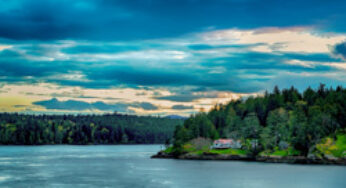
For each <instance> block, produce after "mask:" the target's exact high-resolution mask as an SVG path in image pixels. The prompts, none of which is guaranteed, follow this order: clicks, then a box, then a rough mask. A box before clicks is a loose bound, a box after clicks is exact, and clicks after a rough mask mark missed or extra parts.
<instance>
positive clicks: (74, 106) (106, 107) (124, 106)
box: [33, 98, 158, 112]
mask: <svg viewBox="0 0 346 188" xmlns="http://www.w3.org/2000/svg"><path fill="white" fill-rule="evenodd" d="M33 104H35V105H40V106H43V107H45V108H46V109H49V110H76V111H83V110H100V111H117V112H133V110H131V109H129V107H134V108H141V109H144V110H157V109H158V107H157V106H155V105H153V104H151V103H148V102H142V103H138V102H136V103H114V104H108V103H104V102H101V101H97V102H93V103H88V102H84V101H78V100H67V101H59V100H58V99H56V98H52V99H50V100H43V101H37V102H34V103H33Z"/></svg>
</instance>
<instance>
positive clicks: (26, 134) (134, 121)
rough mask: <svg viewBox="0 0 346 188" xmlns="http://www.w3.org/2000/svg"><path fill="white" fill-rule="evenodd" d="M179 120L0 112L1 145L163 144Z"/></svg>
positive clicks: (124, 116) (125, 116) (130, 116)
mask: <svg viewBox="0 0 346 188" xmlns="http://www.w3.org/2000/svg"><path fill="white" fill-rule="evenodd" d="M182 122H183V121H182V120H178V119H168V118H159V117H150V116H146V117H145V116H132V115H120V114H107V115H24V114H13V113H1V114H0V144H25V145H37V144H127V143H137V144H142V143H145V144H149V143H150V144H152V143H165V142H166V140H167V139H170V138H171V137H172V135H173V131H174V129H175V126H176V125H178V124H182Z"/></svg>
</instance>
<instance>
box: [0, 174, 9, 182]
mask: <svg viewBox="0 0 346 188" xmlns="http://www.w3.org/2000/svg"><path fill="white" fill-rule="evenodd" d="M9 179H11V176H6V175H5V176H1V175H0V182H5V181H7V180H9Z"/></svg>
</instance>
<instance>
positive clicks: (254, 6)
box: [0, 0, 346, 116]
mask: <svg viewBox="0 0 346 188" xmlns="http://www.w3.org/2000/svg"><path fill="white" fill-rule="evenodd" d="M0 4H1V6H0V112H22V113H48V114H50V113H54V114H65V113H109V112H114V111H117V112H119V113H126V114H138V115H160V116H165V115H169V114H177V115H184V116H188V115H189V114H192V113H196V112H198V111H200V110H208V109H210V108H211V107H213V106H214V105H215V104H218V103H226V102H228V101H230V100H235V99H239V98H242V97H248V96H255V95H260V94H262V93H263V92H264V91H266V90H268V91H271V90H272V89H273V87H274V86H275V85H278V86H279V88H288V87H290V86H292V85H293V86H294V87H296V88H298V89H299V90H301V91H302V90H304V89H305V88H307V87H309V86H310V87H312V88H316V87H317V86H318V85H319V84H320V83H324V84H326V85H327V86H328V87H336V86H338V85H341V86H343V87H345V86H346V24H345V20H346V14H345V7H346V2H345V1H338V0H333V1H326V0H323V1H322V0H314V1H312V0H306V1H301V0H299V1H298V0H291V1H287V0H285V1H281V0H184V1H183V0H131V1H128V0H113V1H110V0H74V1H70V0H11V1H7V0H0Z"/></svg>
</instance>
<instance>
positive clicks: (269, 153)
mask: <svg viewBox="0 0 346 188" xmlns="http://www.w3.org/2000/svg"><path fill="white" fill-rule="evenodd" d="M259 155H260V156H280V157H286V156H297V155H300V152H299V151H298V150H295V149H293V148H292V147H289V148H287V149H284V150H280V149H279V148H278V147H276V148H274V150H273V151H272V150H265V151H262V152H261V153H260V154H259Z"/></svg>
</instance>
